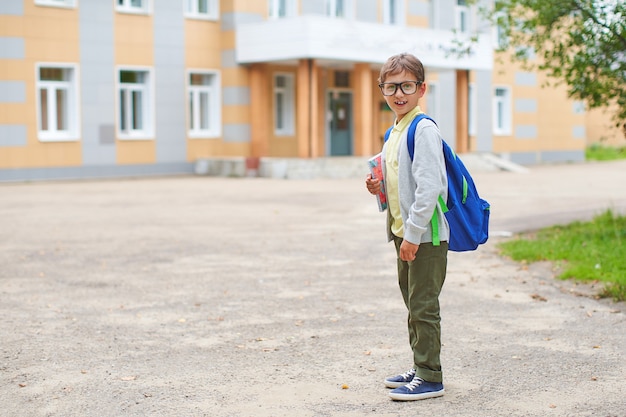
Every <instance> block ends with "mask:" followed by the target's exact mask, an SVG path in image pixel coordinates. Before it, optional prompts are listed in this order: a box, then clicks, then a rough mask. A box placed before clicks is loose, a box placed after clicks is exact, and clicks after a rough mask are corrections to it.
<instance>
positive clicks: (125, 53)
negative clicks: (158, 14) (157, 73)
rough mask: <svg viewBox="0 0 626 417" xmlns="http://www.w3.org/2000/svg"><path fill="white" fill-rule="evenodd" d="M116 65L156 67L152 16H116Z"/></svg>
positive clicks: (120, 14)
mask: <svg viewBox="0 0 626 417" xmlns="http://www.w3.org/2000/svg"><path fill="white" fill-rule="evenodd" d="M114 25H115V63H116V64H117V65H148V66H152V65H154V30H153V20H152V16H146V15H133V14H124V13H116V14H115V22H114Z"/></svg>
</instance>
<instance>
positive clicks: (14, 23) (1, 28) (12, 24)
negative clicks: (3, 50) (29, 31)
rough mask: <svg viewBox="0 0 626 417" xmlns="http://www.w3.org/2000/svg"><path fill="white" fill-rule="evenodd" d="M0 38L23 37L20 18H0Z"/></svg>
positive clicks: (22, 19) (22, 26)
mask: <svg viewBox="0 0 626 417" xmlns="http://www.w3.org/2000/svg"><path fill="white" fill-rule="evenodd" d="M0 36H21V37H23V36H24V18H23V17H22V16H6V15H5V16H0Z"/></svg>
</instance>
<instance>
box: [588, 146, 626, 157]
mask: <svg viewBox="0 0 626 417" xmlns="http://www.w3.org/2000/svg"><path fill="white" fill-rule="evenodd" d="M585 157H586V158H587V160H588V161H613V160H615V159H625V158H626V147H622V148H615V147H611V146H604V145H600V144H598V143H595V144H593V145H591V146H588V147H587V149H586V150H585Z"/></svg>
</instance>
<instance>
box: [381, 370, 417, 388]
mask: <svg viewBox="0 0 626 417" xmlns="http://www.w3.org/2000/svg"><path fill="white" fill-rule="evenodd" d="M414 376H415V369H409V370H408V371H406V372H405V373H403V374H400V375H396V376H390V377H389V378H385V386H386V387H387V388H398V387H401V386H403V385H406V384H408V383H409V382H411V381H413V377H414Z"/></svg>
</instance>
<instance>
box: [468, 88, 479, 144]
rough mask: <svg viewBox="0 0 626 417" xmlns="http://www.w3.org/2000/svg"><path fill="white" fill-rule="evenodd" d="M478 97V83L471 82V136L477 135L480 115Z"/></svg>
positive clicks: (469, 98)
mask: <svg viewBox="0 0 626 417" xmlns="http://www.w3.org/2000/svg"><path fill="white" fill-rule="evenodd" d="M477 111H478V98H477V94H476V84H474V83H470V84H469V86H468V90H467V124H468V126H467V130H468V133H469V135H470V136H476V134H477V133H478V129H477V116H478V112H477Z"/></svg>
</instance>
